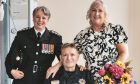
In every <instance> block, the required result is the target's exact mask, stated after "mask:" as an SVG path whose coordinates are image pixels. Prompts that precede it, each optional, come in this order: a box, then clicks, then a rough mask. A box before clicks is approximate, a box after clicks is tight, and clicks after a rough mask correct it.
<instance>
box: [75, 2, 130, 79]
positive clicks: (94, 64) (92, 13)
mask: <svg viewBox="0 0 140 84" xmlns="http://www.w3.org/2000/svg"><path fill="white" fill-rule="evenodd" d="M87 19H89V23H90V26H89V27H88V28H86V29H84V30H81V31H80V32H79V33H78V34H77V35H76V37H75V38H74V42H75V44H76V46H77V48H78V50H79V51H80V52H81V53H82V54H83V56H84V58H85V60H86V68H87V69H89V70H90V71H91V73H92V75H93V77H94V80H96V79H98V78H100V76H99V75H98V70H99V69H100V68H102V67H103V66H104V65H105V64H106V63H114V62H115V61H116V60H119V61H122V62H124V60H125V59H126V57H127V55H128V48H127V40H128V37H127V35H126V34H125V31H124V30H123V27H122V26H121V25H114V24H111V23H108V22H107V13H106V10H105V6H104V3H103V1H102V0H95V1H94V2H93V3H92V4H91V6H90V8H89V10H88V12H87Z"/></svg>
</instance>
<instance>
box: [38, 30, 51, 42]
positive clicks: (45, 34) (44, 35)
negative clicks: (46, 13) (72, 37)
mask: <svg viewBox="0 0 140 84" xmlns="http://www.w3.org/2000/svg"><path fill="white" fill-rule="evenodd" d="M49 36H50V35H49V30H48V29H47V28H46V29H45V32H44V33H43V35H42V36H41V39H40V41H44V40H46V39H49Z"/></svg>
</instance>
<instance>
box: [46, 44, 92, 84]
mask: <svg viewBox="0 0 140 84" xmlns="http://www.w3.org/2000/svg"><path fill="white" fill-rule="evenodd" d="M78 59H79V52H78V50H77V49H76V47H75V45H74V44H73V43H65V44H64V45H63V46H62V48H61V56H60V60H61V62H62V66H61V67H60V68H59V70H58V72H57V73H56V75H55V76H54V78H52V77H50V78H48V79H47V80H45V82H44V84H93V82H94V81H93V79H92V76H91V73H90V72H89V71H88V70H83V71H80V68H79V67H78V65H77V61H78Z"/></svg>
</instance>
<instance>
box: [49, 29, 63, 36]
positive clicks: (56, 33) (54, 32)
mask: <svg viewBox="0 0 140 84" xmlns="http://www.w3.org/2000/svg"><path fill="white" fill-rule="evenodd" d="M49 32H50V33H53V34H55V35H57V36H61V35H60V34H59V33H58V32H56V31H54V30H49Z"/></svg>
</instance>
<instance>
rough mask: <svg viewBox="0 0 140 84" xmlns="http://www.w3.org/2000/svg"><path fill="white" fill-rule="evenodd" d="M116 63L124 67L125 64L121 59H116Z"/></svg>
mask: <svg viewBox="0 0 140 84" xmlns="http://www.w3.org/2000/svg"><path fill="white" fill-rule="evenodd" d="M116 64H117V65H119V66H120V67H122V68H124V69H125V64H124V63H123V62H121V61H118V60H117V61H116Z"/></svg>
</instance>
